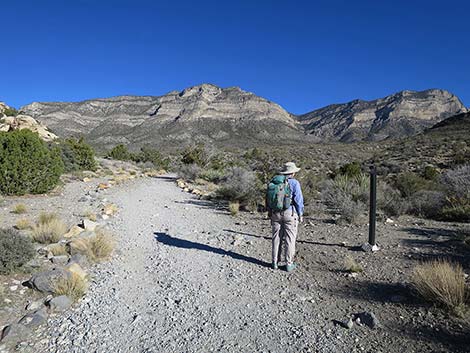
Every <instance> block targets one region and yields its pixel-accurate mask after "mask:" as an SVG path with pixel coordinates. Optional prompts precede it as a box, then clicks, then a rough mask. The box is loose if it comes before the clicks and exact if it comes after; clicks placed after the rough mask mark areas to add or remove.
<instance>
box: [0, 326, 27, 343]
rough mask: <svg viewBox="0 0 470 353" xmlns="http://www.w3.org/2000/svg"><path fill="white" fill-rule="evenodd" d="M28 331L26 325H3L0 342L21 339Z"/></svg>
mask: <svg viewBox="0 0 470 353" xmlns="http://www.w3.org/2000/svg"><path fill="white" fill-rule="evenodd" d="M28 332H29V329H28V327H26V326H25V325H21V324H11V325H8V326H5V327H4V328H3V330H2V335H1V337H0V342H2V343H8V342H14V341H18V340H21V339H22V338H23V337H25V336H26V335H27V334H28Z"/></svg>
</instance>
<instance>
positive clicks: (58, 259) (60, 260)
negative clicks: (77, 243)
mask: <svg viewBox="0 0 470 353" xmlns="http://www.w3.org/2000/svg"><path fill="white" fill-rule="evenodd" d="M68 261H69V257H68V255H59V256H53V257H52V258H51V262H52V263H53V264H55V265H65V264H66V263H67V262H68Z"/></svg>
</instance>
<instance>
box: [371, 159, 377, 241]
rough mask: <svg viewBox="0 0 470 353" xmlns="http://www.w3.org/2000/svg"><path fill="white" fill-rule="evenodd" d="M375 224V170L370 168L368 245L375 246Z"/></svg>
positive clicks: (372, 167) (373, 166)
mask: <svg viewBox="0 0 470 353" xmlns="http://www.w3.org/2000/svg"><path fill="white" fill-rule="evenodd" d="M376 223H377V169H376V168H375V165H372V166H371V167H370V201H369V244H370V245H371V246H374V245H375V228H376Z"/></svg>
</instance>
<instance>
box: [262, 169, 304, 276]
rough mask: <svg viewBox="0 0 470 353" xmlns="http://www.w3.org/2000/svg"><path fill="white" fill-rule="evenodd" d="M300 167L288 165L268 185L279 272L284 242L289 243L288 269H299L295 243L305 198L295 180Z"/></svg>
mask: <svg viewBox="0 0 470 353" xmlns="http://www.w3.org/2000/svg"><path fill="white" fill-rule="evenodd" d="M299 170H300V168H297V166H296V165H295V163H293V162H288V163H286V164H285V165H284V167H283V169H282V170H281V171H280V172H279V175H276V176H275V177H274V178H273V179H272V180H271V182H270V183H269V185H268V190H267V193H266V207H267V209H268V215H269V217H270V218H271V226H272V236H273V239H272V241H273V250H272V260H273V262H272V268H273V269H275V270H276V269H278V264H279V262H280V259H281V258H280V255H281V254H280V248H281V244H282V239H285V242H286V262H287V264H286V270H287V272H291V271H293V270H294V269H295V268H296V264H295V263H294V255H295V240H296V238H297V227H298V224H299V222H303V213H304V199H303V196H302V190H301V189H300V183H299V182H298V181H297V180H296V179H294V176H295V173H297V172H298V171H299Z"/></svg>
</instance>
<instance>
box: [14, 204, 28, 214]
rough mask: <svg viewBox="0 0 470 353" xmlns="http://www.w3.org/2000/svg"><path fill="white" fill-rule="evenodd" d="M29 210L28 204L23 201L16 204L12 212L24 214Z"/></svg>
mask: <svg viewBox="0 0 470 353" xmlns="http://www.w3.org/2000/svg"><path fill="white" fill-rule="evenodd" d="M27 211H28V210H27V208H26V206H25V205H24V204H22V203H19V204H17V205H15V207H13V210H12V211H11V212H12V213H16V214H23V213H26V212H27Z"/></svg>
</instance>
